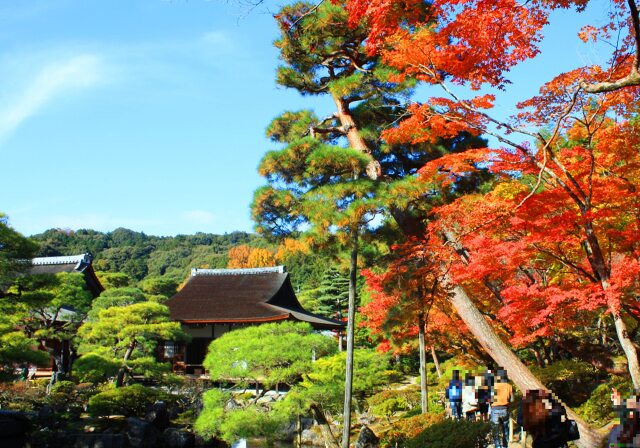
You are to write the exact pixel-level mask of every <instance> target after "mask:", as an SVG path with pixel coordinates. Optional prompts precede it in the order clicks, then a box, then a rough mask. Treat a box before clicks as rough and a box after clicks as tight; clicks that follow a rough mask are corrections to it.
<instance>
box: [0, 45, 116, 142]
mask: <svg viewBox="0 0 640 448" xmlns="http://www.w3.org/2000/svg"><path fill="white" fill-rule="evenodd" d="M104 77H105V64H104V61H103V60H102V59H101V58H100V57H98V56H96V55H91V54H89V55H80V56H75V57H72V58H68V59H66V60H64V61H59V62H56V63H53V64H49V65H47V66H45V67H43V68H42V69H40V70H39V72H38V73H37V74H36V75H35V76H34V77H33V78H31V80H30V81H28V82H27V84H26V85H25V86H24V87H23V88H22V89H21V90H19V91H18V92H17V94H16V95H15V96H14V97H12V98H10V99H9V101H8V102H7V103H5V104H3V105H2V106H0V141H2V140H4V139H5V138H7V137H8V136H9V135H10V134H11V133H12V132H13V131H15V130H16V129H17V128H18V127H19V126H20V125H21V124H22V123H23V122H24V121H25V120H27V119H29V118H30V117H32V116H33V115H35V114H37V113H38V112H39V111H40V110H42V109H43V108H44V107H46V106H47V105H48V104H49V103H51V102H53V101H54V100H56V99H57V98H60V97H61V96H63V95H65V94H69V93H71V92H76V91H81V90H84V89H87V88H90V87H93V86H95V85H97V84H99V83H101V82H102V81H103V80H104Z"/></svg>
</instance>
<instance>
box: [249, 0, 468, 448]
mask: <svg viewBox="0 0 640 448" xmlns="http://www.w3.org/2000/svg"><path fill="white" fill-rule="evenodd" d="M276 18H277V20H278V22H279V25H280V28H281V31H282V36H281V38H280V39H279V40H278V41H276V43H275V45H276V46H277V47H278V48H279V49H280V52H281V53H280V54H281V59H282V60H283V65H282V66H280V67H279V69H278V72H277V81H278V83H279V84H280V85H283V86H286V87H290V88H294V89H296V90H298V91H299V92H300V93H301V94H302V95H326V96H328V97H330V98H331V99H332V101H333V103H334V105H335V113H333V114H332V115H330V116H328V117H325V118H322V119H320V118H318V117H317V116H315V114H314V113H313V112H311V111H308V110H303V111H295V112H291V111H290V112H285V113H283V114H282V115H281V116H279V117H277V118H276V119H274V120H273V121H272V123H271V124H270V126H269V127H268V129H267V135H268V137H269V138H270V139H271V140H272V141H274V142H277V143H280V144H282V145H283V148H282V149H280V150H275V151H270V152H268V153H267V154H266V155H265V157H264V158H263V160H262V162H261V164H260V167H259V171H260V174H261V175H263V176H265V177H266V178H267V180H268V182H269V185H268V186H265V187H262V188H260V189H258V190H257V191H256V193H255V196H254V203H253V206H252V208H253V217H254V219H255V220H256V222H257V229H258V231H260V232H262V233H264V234H266V235H270V236H278V237H282V236H287V235H291V234H295V233H296V232H298V233H299V232H304V237H305V238H306V239H308V240H310V241H312V242H313V243H314V244H315V245H321V246H325V247H326V246H328V245H331V244H337V247H340V248H342V249H344V250H346V251H348V252H349V254H350V255H349V260H350V261H349V264H350V272H349V291H350V292H349V312H348V319H347V322H348V327H347V379H346V383H347V387H346V388H345V395H346V397H345V411H344V433H343V440H342V443H343V446H347V445H348V442H349V429H350V418H351V417H350V407H351V399H350V391H351V387H350V386H349V384H350V382H351V375H352V369H351V367H350V365H352V356H350V355H349V353H350V352H351V351H352V349H353V321H354V316H355V303H356V287H357V285H356V282H357V278H358V275H357V269H358V262H359V261H358V256H359V252H360V246H361V245H362V243H363V241H364V242H366V238H367V237H368V236H369V235H370V233H369V231H370V230H372V227H373V226H371V223H372V222H377V221H378V220H379V218H380V217H382V216H392V217H393V219H394V220H395V222H396V223H397V224H398V226H399V227H400V228H401V229H402V231H403V232H404V233H406V234H415V233H417V232H419V231H420V230H421V229H422V222H421V221H422V219H423V218H424V216H425V214H426V213H428V207H429V204H426V205H427V207H426V208H425V207H424V205H425V203H424V201H423V199H424V198H425V197H427V196H428V189H427V186H426V185H425V184H423V183H421V181H420V180H419V179H418V177H417V176H415V174H416V172H417V170H418V168H420V167H421V166H422V165H424V163H425V162H426V161H428V160H432V159H434V158H437V157H438V156H439V155H441V154H443V153H446V152H449V151H463V150H465V149H466V148H468V147H470V146H473V145H477V144H478V143H479V141H478V139H476V138H474V137H473V136H471V135H470V134H468V133H467V134H459V135H454V136H452V137H451V138H449V139H448V140H445V139H441V140H438V141H436V142H429V143H424V144H417V145H414V144H394V145H389V144H387V143H385V142H384V141H383V140H382V139H381V138H380V132H381V130H382V129H385V128H388V127H392V126H394V123H395V122H396V121H397V120H398V119H399V118H400V117H401V116H402V114H403V113H405V112H406V108H405V106H404V103H405V102H406V101H405V100H406V98H407V97H408V96H409V95H410V94H411V83H410V82H393V81H392V80H393V79H394V78H393V75H394V74H395V73H394V72H393V71H392V70H390V69H389V68H388V67H385V66H384V65H383V64H382V63H381V61H380V59H379V58H378V57H376V56H372V55H370V54H369V53H367V52H366V51H365V48H364V43H365V39H366V36H367V29H366V27H365V26H364V25H359V26H356V27H350V26H348V24H347V16H346V12H345V11H344V9H343V7H342V6H340V5H337V4H332V3H322V4H321V5H319V6H313V5H310V4H306V3H296V4H294V5H291V6H286V7H284V8H282V10H281V11H280V12H279V14H277V15H276ZM377 218H378V219H377ZM363 238H365V239H363ZM334 247H336V246H334Z"/></svg>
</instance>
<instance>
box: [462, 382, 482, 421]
mask: <svg viewBox="0 0 640 448" xmlns="http://www.w3.org/2000/svg"><path fill="white" fill-rule="evenodd" d="M477 410H478V398H477V395H476V388H475V384H474V379H473V374H471V373H467V375H466V376H465V378H464V387H463V388H462V413H463V414H464V416H465V418H466V419H467V420H469V421H474V420H475V416H476V411H477Z"/></svg>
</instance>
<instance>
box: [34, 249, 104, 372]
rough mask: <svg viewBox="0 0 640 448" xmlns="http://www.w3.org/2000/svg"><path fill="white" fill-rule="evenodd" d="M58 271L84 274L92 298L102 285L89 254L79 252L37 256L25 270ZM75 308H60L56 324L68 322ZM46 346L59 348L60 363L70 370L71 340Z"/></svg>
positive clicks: (54, 366)
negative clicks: (75, 253) (59, 255)
mask: <svg viewBox="0 0 640 448" xmlns="http://www.w3.org/2000/svg"><path fill="white" fill-rule="evenodd" d="M60 272H66V273H73V272H76V273H80V274H82V275H83V276H84V280H85V283H86V286H87V289H88V290H89V292H91V294H92V295H93V297H94V298H96V297H98V296H99V295H100V293H101V292H102V291H104V287H103V286H102V284H101V283H100V280H98V277H97V276H96V273H95V271H94V270H93V265H92V257H91V254H88V253H86V254H80V255H72V256H63V257H38V258H33V259H32V260H31V267H30V268H29V270H28V271H27V274H28V275H55V274H58V273H60ZM75 312H76V311H75V310H73V309H71V308H62V309H61V310H60V311H59V312H57V314H56V321H57V322H56V324H57V325H62V324H63V323H64V322H65V321H66V322H68V321H69V320H70V318H71V316H73V315H74V314H75ZM47 345H48V346H55V347H56V349H57V350H60V353H61V356H62V363H63V365H64V369H65V371H67V372H68V371H70V370H71V364H72V363H73V352H72V350H71V341H69V340H66V339H65V340H62V341H59V340H48V341H47ZM49 367H50V370H51V371H55V369H56V365H55V362H54V360H53V358H52V359H51V361H50V366H49ZM40 374H43V375H48V374H50V371H49V370H47V369H44V370H41V371H40Z"/></svg>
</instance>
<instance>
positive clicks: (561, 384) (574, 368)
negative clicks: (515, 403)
mask: <svg viewBox="0 0 640 448" xmlns="http://www.w3.org/2000/svg"><path fill="white" fill-rule="evenodd" d="M531 370H532V372H533V374H534V375H536V376H537V377H538V378H539V379H540V381H542V382H543V383H544V385H545V386H547V387H548V388H549V389H551V390H552V391H554V393H556V394H557V395H558V397H560V399H562V401H564V402H565V403H566V404H567V405H569V406H571V407H577V406H579V405H581V404H582V403H584V402H585V401H587V400H588V399H589V397H590V395H591V393H592V392H593V390H594V389H595V388H596V387H597V386H598V384H599V382H600V379H601V374H600V373H599V372H598V371H597V370H596V369H595V368H594V367H593V366H592V365H591V364H588V363H585V362H581V361H574V360H562V361H558V362H554V363H553V364H551V365H549V366H547V367H545V368H535V367H534V368H532V369H531Z"/></svg>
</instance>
